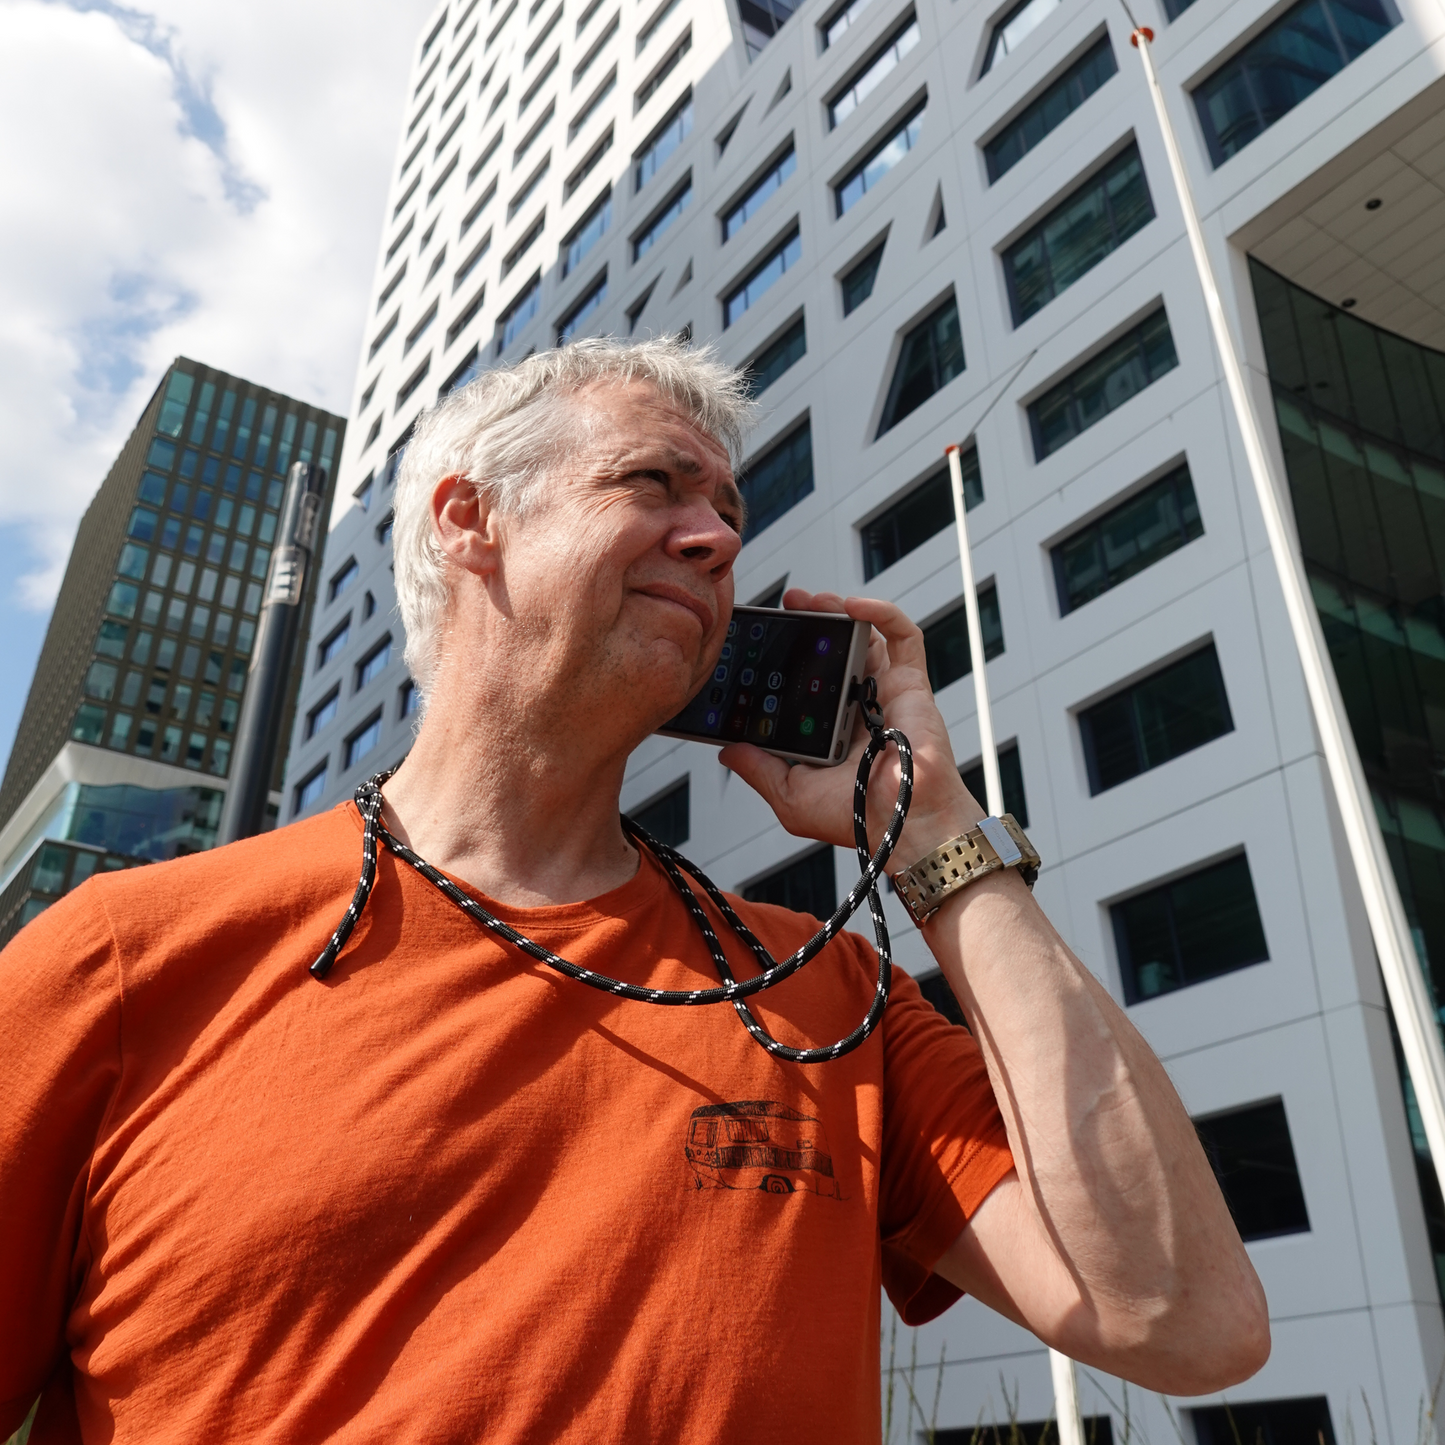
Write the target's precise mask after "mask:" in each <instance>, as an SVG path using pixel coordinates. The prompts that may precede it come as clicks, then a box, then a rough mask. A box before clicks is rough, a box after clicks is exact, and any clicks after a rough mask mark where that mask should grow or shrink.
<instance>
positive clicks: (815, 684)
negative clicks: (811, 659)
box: [808, 677, 823, 692]
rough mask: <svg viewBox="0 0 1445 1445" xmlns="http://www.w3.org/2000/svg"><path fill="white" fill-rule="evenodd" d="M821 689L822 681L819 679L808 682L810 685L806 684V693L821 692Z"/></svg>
mask: <svg viewBox="0 0 1445 1445" xmlns="http://www.w3.org/2000/svg"><path fill="white" fill-rule="evenodd" d="M822 689H823V681H822V679H821V678H817V677H815V678H814V679H813V680H812V682H810V683H809V684H808V691H809V692H821V691H822Z"/></svg>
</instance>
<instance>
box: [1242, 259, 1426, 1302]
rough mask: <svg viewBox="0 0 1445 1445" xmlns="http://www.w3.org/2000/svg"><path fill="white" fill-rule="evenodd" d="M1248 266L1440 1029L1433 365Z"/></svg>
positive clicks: (1308, 527)
mask: <svg viewBox="0 0 1445 1445" xmlns="http://www.w3.org/2000/svg"><path fill="white" fill-rule="evenodd" d="M1250 267H1251V273H1252V277H1253V282H1254V293H1255V302H1256V305H1257V307H1258V311H1259V318H1260V326H1261V329H1262V331H1263V335H1264V345H1265V355H1266V359H1267V362H1268V365H1269V373H1270V380H1271V383H1272V386H1273V390H1274V401H1275V413H1276V416H1277V417H1278V420H1279V430H1280V441H1281V443H1282V445H1283V448H1284V457H1285V467H1286V470H1287V472H1288V475H1289V484H1290V492H1291V494H1292V496H1293V500H1294V509H1295V518H1296V521H1297V524H1298V528H1299V535H1300V544H1301V547H1302V549H1303V553H1304V561H1305V567H1306V570H1307V571H1308V573H1309V578H1310V585H1311V588H1312V590H1313V592H1314V598H1315V605H1316V606H1317V607H1318V609H1319V613H1320V622H1321V624H1322V625H1323V628H1324V633H1325V640H1326V642H1327V643H1328V645H1329V649H1330V656H1331V658H1332V660H1333V662H1334V666H1335V673H1336V676H1337V677H1338V678H1339V683H1340V691H1341V693H1342V694H1343V695H1344V701H1345V708H1346V710H1347V712H1348V714H1349V718H1350V726H1351V729H1352V730H1353V732H1354V735H1355V742H1356V744H1357V745H1358V747H1359V750H1360V756H1361V760H1362V761H1363V763H1364V768H1365V775H1366V777H1367V778H1368V780H1369V783H1370V788H1371V791H1372V793H1373V795H1374V800H1375V809H1376V812H1377V814H1378V816H1379V819H1380V824H1381V827H1382V828H1383V830H1384V834H1385V842H1386V844H1387V846H1388V848H1389V850H1390V860H1391V862H1392V864H1393V865H1394V870H1395V877H1396V879H1397V880H1398V882H1399V885H1400V892H1401V894H1402V895H1403V897H1404V903H1405V911H1406V914H1407V915H1408V917H1409V921H1410V926H1411V929H1412V931H1413V934H1414V940H1415V949H1416V952H1417V953H1418V955H1419V958H1420V965H1421V968H1422V969H1423V970H1424V973H1425V978H1426V982H1427V984H1428V985H1429V988H1430V992H1431V998H1432V1000H1433V1002H1434V1004H1435V1007H1436V1012H1437V1016H1439V1018H1440V1020H1441V1023H1442V1029H1445V1010H1442V1008H1441V1005H1442V1003H1445V353H1442V352H1438V351H1432V350H1431V349H1430V348H1429V347H1425V346H1420V345H1417V344H1416V343H1414V342H1411V341H1407V340H1405V338H1404V337H1401V336H1396V335H1394V334H1393V333H1391V332H1388V331H1384V330H1381V329H1380V328H1379V327H1376V326H1371V325H1370V324H1369V323H1368V322H1366V321H1362V320H1361V319H1360V318H1358V317H1356V316H1352V315H1351V314H1350V313H1349V312H1348V311H1344V310H1341V309H1340V308H1339V307H1337V306H1332V305H1330V304H1329V302H1327V301H1322V300H1320V298H1319V297H1317V296H1313V295H1311V294H1310V293H1309V292H1308V291H1304V290H1302V289H1301V288H1299V287H1298V286H1295V285H1293V284H1291V283H1290V282H1289V281H1286V280H1285V278H1284V277H1282V276H1280V275H1277V274H1276V273H1275V272H1273V271H1271V270H1270V269H1269V268H1268V267H1266V266H1263V265H1261V264H1260V263H1259V262H1258V261H1253V260H1252V261H1251V262H1250ZM1408 1102H1409V1096H1408V1092H1407V1103H1408ZM1412 1132H1413V1133H1414V1134H1415V1144H1416V1151H1417V1153H1418V1154H1423V1153H1424V1138H1423V1132H1422V1131H1420V1130H1418V1129H1417V1128H1415V1129H1412ZM1421 1180H1422V1189H1423V1190H1424V1192H1425V1198H1426V1211H1427V1214H1428V1215H1429V1216H1430V1227H1431V1240H1432V1246H1433V1248H1434V1251H1435V1258H1436V1269H1437V1273H1439V1274H1440V1276H1441V1279H1442V1293H1445V1205H1442V1202H1441V1198H1440V1193H1439V1187H1438V1184H1437V1182H1436V1179H1435V1175H1434V1171H1433V1170H1430V1169H1428V1168H1426V1169H1423V1170H1422V1171H1421Z"/></svg>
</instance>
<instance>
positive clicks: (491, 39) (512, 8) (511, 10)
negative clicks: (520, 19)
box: [482, 0, 517, 53]
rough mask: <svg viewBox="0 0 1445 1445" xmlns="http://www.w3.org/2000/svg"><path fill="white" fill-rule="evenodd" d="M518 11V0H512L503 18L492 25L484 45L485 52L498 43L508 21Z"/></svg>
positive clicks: (503, 13)
mask: <svg viewBox="0 0 1445 1445" xmlns="http://www.w3.org/2000/svg"><path fill="white" fill-rule="evenodd" d="M516 11H517V0H512V3H511V4H510V5H508V6H507V8H506V9H505V10H504V11H502V18H501V19H500V20H498V21H497V23H496V24H495V25H494V26H492V29H491V33H490V34H489V35H488V36H487V43H486V44H485V45H484V46H483V47H482V50H483V53H485V52H486V51H488V50H490V49H491V48H492V46H494V45H495V44H496V43H497V38H498V36H500V35H501V33H502V31H503V30H505V29H506V28H507V21H509V20H510V19H511V18H512V16H513V15H514V14H516Z"/></svg>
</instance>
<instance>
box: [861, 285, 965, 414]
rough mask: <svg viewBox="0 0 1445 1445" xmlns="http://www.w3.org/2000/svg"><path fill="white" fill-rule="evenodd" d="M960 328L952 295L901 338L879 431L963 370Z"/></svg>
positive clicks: (909, 411) (920, 404) (961, 333)
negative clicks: (900, 345) (896, 362)
mask: <svg viewBox="0 0 1445 1445" xmlns="http://www.w3.org/2000/svg"><path fill="white" fill-rule="evenodd" d="M963 368H964V361H963V332H962V329H961V328H960V327H959V324H958V303H957V302H956V301H955V300H954V298H953V297H952V296H950V297H949V298H948V300H947V301H945V302H944V303H943V305H942V306H940V307H939V308H938V309H937V310H936V311H934V312H933V314H932V315H930V316H926V317H924V319H923V320H922V321H920V322H919V323H918V325H917V326H915V327H914V328H913V329H912V330H911V331H910V332H908V333H907V335H906V336H904V338H903V346H902V349H901V350H900V351H899V353H898V366H897V368H896V369H895V371H894V373H893V383H892V385H891V386H890V387H889V388H888V400H887V402H886V403H885V404H884V407H883V419H882V421H880V422H879V424H878V435H879V436H882V435H883V433H884V432H886V431H889V430H890V429H891V428H893V427H895V426H897V425H898V423H899V422H901V421H902V420H903V418H904V417H906V416H908V415H909V414H910V413H912V412H914V411H916V410H917V409H918V408H919V407H920V406H922V405H923V403H924V402H925V401H927V400H928V398H929V397H931V396H932V395H933V394H934V392H936V391H938V390H940V389H941V388H942V387H944V386H946V385H947V384H948V383H949V382H950V381H952V380H953V379H954V377H956V376H961V375H962V374H963Z"/></svg>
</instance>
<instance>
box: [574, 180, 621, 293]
mask: <svg viewBox="0 0 1445 1445" xmlns="http://www.w3.org/2000/svg"><path fill="white" fill-rule="evenodd" d="M611 224H612V187H611V186H608V187H607V189H606V190H604V191H603V192H602V194H601V195H600V196H598V197H597V199H596V200H595V201H593V202H592V204H591V205H590V206H588V208H587V210H586V212H585V213H584V214H583V216H582V219H581V220H580V221H578V222H577V224H576V225H575V226H573V227H572V229H571V231H569V232H568V234H567V235H566V236H564V237H563V238H562V274H563V275H564V276H570V275H571V274H572V272H573V271H575V270H576V269H577V267H578V265H579V264H580V263H581V261H582V258H583V257H584V256H585V255H586V254H587V253H588V252H589V251H590V250H591V249H592V248H593V247H594V246H595V245H596V244H597V243H598V242H599V241H600V240H601V239H602V238H603V236H605V235H606V234H607V228H608V226H610V225H611Z"/></svg>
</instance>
